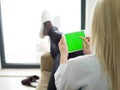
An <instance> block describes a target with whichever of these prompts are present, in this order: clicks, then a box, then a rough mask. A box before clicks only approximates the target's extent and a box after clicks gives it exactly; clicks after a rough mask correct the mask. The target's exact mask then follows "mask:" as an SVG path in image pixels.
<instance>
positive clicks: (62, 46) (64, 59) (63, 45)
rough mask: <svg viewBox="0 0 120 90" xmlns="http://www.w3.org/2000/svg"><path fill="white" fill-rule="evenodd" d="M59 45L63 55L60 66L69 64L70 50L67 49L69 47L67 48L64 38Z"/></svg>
mask: <svg viewBox="0 0 120 90" xmlns="http://www.w3.org/2000/svg"><path fill="white" fill-rule="evenodd" d="M58 45H59V50H60V54H61V57H60V64H62V63H67V57H68V48H67V46H66V43H65V40H64V37H61V39H60V41H59V43H58Z"/></svg>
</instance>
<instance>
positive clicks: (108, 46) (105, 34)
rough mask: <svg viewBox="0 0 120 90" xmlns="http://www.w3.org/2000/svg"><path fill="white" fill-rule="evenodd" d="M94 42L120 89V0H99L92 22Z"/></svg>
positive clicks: (114, 88) (114, 86)
mask: <svg viewBox="0 0 120 90" xmlns="http://www.w3.org/2000/svg"><path fill="white" fill-rule="evenodd" d="M92 44H93V46H95V50H96V55H97V56H98V58H99V60H100V63H101V65H102V67H103V71H104V72H105V75H106V76H108V78H109V80H110V83H109V84H110V89H111V90H119V89H120V0H98V2H97V4H96V7H95V12H94V17H93V23H92Z"/></svg>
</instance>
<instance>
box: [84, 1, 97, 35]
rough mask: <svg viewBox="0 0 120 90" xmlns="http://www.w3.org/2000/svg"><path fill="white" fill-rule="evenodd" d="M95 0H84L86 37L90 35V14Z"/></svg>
mask: <svg viewBox="0 0 120 90" xmlns="http://www.w3.org/2000/svg"><path fill="white" fill-rule="evenodd" d="M95 2H96V0H86V27H85V28H86V36H90V34H91V24H92V17H93V16H92V14H93V11H94V6H95Z"/></svg>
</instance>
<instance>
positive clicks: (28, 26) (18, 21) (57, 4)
mask: <svg viewBox="0 0 120 90" xmlns="http://www.w3.org/2000/svg"><path fill="white" fill-rule="evenodd" d="M44 9H47V10H48V11H49V12H50V14H51V17H52V18H53V17H54V16H60V18H61V26H60V28H59V30H60V31H61V32H63V33H67V32H72V31H79V30H80V29H81V0H1V13H2V31H3V41H4V49H5V60H6V63H27V64H29V63H39V59H40V55H41V54H42V53H43V52H46V51H49V48H48V47H49V39H48V38H45V39H43V40H42V39H40V38H39V30H40V26H41V13H42V11H43V10H44Z"/></svg>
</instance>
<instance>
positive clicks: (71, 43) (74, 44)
mask: <svg viewBox="0 0 120 90" xmlns="http://www.w3.org/2000/svg"><path fill="white" fill-rule="evenodd" d="M80 36H82V37H85V33H84V30H81V31H77V32H72V33H67V34H65V35H64V37H65V41H66V44H67V46H68V53H71V52H75V51H79V50H82V49H83V46H82V43H83V39H81V38H80Z"/></svg>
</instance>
